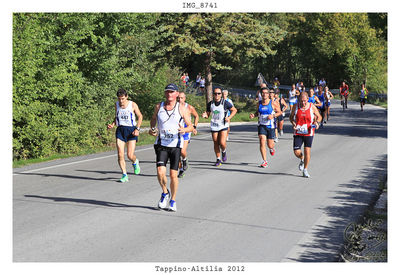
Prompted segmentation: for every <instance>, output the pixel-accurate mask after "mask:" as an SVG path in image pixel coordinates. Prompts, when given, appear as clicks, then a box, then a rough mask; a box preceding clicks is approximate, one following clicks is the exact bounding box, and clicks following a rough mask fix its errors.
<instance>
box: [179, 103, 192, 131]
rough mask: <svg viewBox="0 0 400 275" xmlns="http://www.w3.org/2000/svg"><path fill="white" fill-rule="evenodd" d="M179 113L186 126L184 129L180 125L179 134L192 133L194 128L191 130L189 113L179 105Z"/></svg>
mask: <svg viewBox="0 0 400 275" xmlns="http://www.w3.org/2000/svg"><path fill="white" fill-rule="evenodd" d="M179 111H180V113H181V114H182V117H183V120H184V121H185V124H186V125H187V126H186V127H183V126H182V125H180V127H179V132H180V133H189V132H192V131H193V129H194V128H193V124H192V121H191V120H190V112H189V110H188V108H185V107H184V106H182V105H179Z"/></svg>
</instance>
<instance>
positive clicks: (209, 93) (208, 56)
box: [204, 52, 213, 103]
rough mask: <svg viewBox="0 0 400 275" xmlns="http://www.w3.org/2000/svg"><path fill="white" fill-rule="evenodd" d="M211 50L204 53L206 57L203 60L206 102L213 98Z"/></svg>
mask: <svg viewBox="0 0 400 275" xmlns="http://www.w3.org/2000/svg"><path fill="white" fill-rule="evenodd" d="M211 54H212V53H211V52H208V53H207V54H206V59H205V61H204V67H205V74H206V103H208V102H210V101H211V100H212V99H213V96H212V93H213V91H212V74H211Z"/></svg>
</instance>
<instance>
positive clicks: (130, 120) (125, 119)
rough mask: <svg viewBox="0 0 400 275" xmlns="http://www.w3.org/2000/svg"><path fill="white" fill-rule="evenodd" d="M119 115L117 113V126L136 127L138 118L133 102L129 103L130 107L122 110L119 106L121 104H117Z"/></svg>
mask: <svg viewBox="0 0 400 275" xmlns="http://www.w3.org/2000/svg"><path fill="white" fill-rule="evenodd" d="M116 106H117V113H116V121H117V126H136V117H135V113H134V111H133V104H132V101H129V102H128V106H126V108H122V107H121V106H119V102H118V101H117V103H116Z"/></svg>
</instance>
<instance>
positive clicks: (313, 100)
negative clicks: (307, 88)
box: [308, 96, 315, 104]
mask: <svg viewBox="0 0 400 275" xmlns="http://www.w3.org/2000/svg"><path fill="white" fill-rule="evenodd" d="M308 102H310V103H313V104H314V103H315V98H314V96H313V97H309V98H308Z"/></svg>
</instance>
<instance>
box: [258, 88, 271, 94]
mask: <svg viewBox="0 0 400 275" xmlns="http://www.w3.org/2000/svg"><path fill="white" fill-rule="evenodd" d="M264 90H267V92H268V93H269V89H268V88H267V87H262V88H261V89H260V92H261V93H262V92H263V91H264Z"/></svg>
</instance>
